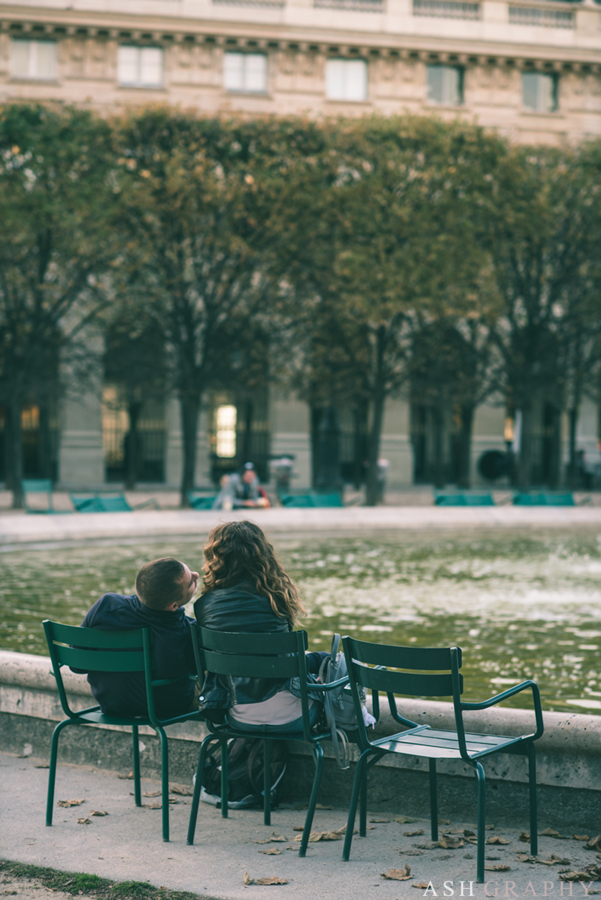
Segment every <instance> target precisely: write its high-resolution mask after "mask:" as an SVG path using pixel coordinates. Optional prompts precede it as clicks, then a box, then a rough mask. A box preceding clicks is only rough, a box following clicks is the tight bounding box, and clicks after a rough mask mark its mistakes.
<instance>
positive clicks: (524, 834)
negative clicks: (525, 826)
mask: <svg viewBox="0 0 601 900" xmlns="http://www.w3.org/2000/svg"><path fill="white" fill-rule="evenodd" d="M518 841H523V843H524V844H529V843H530V835H529V834H528V832H527V831H522V833H521V834H520V836H519V838H518Z"/></svg>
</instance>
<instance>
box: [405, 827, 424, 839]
mask: <svg viewBox="0 0 601 900" xmlns="http://www.w3.org/2000/svg"><path fill="white" fill-rule="evenodd" d="M423 833H424V829H423V828H418V829H417V831H404V832H403V834H404V835H405V837H419V835H420V834H423Z"/></svg>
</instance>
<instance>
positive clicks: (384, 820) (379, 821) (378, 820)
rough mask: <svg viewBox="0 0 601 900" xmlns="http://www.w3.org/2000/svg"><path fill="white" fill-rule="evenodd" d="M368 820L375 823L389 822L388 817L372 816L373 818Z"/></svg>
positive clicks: (383, 823)
mask: <svg viewBox="0 0 601 900" xmlns="http://www.w3.org/2000/svg"><path fill="white" fill-rule="evenodd" d="M369 821H370V822H375V823H376V824H377V825H385V824H386V823H388V822H390V819H378V818H376V817H375V816H374V818H373V819H370V820H369Z"/></svg>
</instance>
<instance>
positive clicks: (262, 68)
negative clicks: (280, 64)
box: [223, 53, 267, 94]
mask: <svg viewBox="0 0 601 900" xmlns="http://www.w3.org/2000/svg"><path fill="white" fill-rule="evenodd" d="M223 86H224V88H225V89H226V91H246V92H247V93H250V94H265V93H266V91H267V57H266V56H265V54H264V53H225V54H224V56H223Z"/></svg>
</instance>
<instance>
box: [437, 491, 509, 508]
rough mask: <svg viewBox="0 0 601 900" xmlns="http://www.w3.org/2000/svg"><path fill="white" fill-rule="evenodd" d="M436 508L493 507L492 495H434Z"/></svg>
mask: <svg viewBox="0 0 601 900" xmlns="http://www.w3.org/2000/svg"><path fill="white" fill-rule="evenodd" d="M434 504H435V505H436V506H494V505H495V501H494V499H493V496H492V494H490V493H487V494H465V493H460V494H435V496H434Z"/></svg>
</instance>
